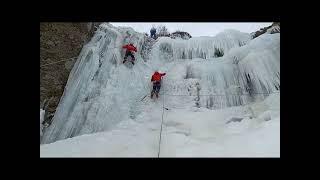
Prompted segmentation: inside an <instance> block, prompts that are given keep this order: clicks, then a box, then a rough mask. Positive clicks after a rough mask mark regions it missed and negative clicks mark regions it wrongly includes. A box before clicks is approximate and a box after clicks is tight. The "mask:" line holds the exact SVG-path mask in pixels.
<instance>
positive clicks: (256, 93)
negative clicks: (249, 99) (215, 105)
mask: <svg viewBox="0 0 320 180" xmlns="http://www.w3.org/2000/svg"><path fill="white" fill-rule="evenodd" d="M276 93H280V91H279V92H270V93H251V94H241V93H240V94H200V95H185V94H161V95H166V96H230V95H233V96H242V95H249V96H250V95H252V94H276Z"/></svg>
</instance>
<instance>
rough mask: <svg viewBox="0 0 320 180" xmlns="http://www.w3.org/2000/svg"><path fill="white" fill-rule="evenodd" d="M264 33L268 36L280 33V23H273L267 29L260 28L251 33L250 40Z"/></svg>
mask: <svg viewBox="0 0 320 180" xmlns="http://www.w3.org/2000/svg"><path fill="white" fill-rule="evenodd" d="M264 33H269V34H274V33H280V22H274V23H272V24H271V25H270V26H268V27H264V28H261V29H260V30H258V31H256V32H253V33H251V36H252V39H254V38H256V37H258V36H260V35H262V34H264Z"/></svg>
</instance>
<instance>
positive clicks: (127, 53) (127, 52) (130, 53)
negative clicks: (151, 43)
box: [124, 51, 135, 61]
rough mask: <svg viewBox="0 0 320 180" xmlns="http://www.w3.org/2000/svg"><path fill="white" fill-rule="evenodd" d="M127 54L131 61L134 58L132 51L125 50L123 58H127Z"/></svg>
mask: <svg viewBox="0 0 320 180" xmlns="http://www.w3.org/2000/svg"><path fill="white" fill-rule="evenodd" d="M128 56H131V59H132V61H134V60H135V58H134V56H133V54H132V52H130V51H126V55H125V56H124V60H127V58H128Z"/></svg>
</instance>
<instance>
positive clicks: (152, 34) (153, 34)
mask: <svg viewBox="0 0 320 180" xmlns="http://www.w3.org/2000/svg"><path fill="white" fill-rule="evenodd" d="M156 32H157V30H156V28H154V27H152V28H151V30H150V36H151V38H153V39H156Z"/></svg>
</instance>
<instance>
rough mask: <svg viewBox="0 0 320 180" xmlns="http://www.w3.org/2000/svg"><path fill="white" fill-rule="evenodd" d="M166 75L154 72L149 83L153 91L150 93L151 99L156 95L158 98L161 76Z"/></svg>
mask: <svg viewBox="0 0 320 180" xmlns="http://www.w3.org/2000/svg"><path fill="white" fill-rule="evenodd" d="M164 75H166V73H159V72H158V71H155V72H154V74H153V75H152V78H151V82H153V89H152V91H151V98H152V97H153V94H156V97H157V98H158V97H159V91H160V88H161V78H162V76H164Z"/></svg>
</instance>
